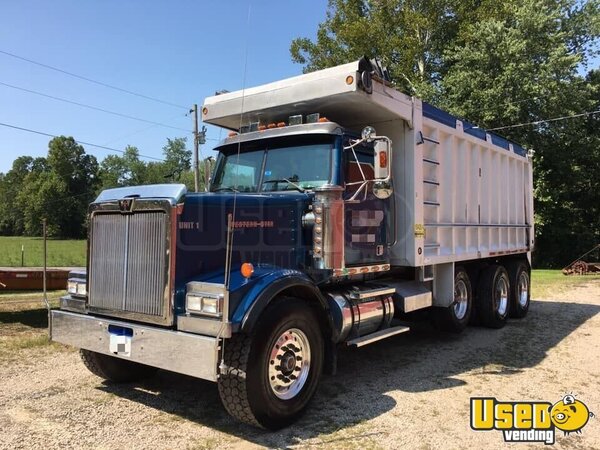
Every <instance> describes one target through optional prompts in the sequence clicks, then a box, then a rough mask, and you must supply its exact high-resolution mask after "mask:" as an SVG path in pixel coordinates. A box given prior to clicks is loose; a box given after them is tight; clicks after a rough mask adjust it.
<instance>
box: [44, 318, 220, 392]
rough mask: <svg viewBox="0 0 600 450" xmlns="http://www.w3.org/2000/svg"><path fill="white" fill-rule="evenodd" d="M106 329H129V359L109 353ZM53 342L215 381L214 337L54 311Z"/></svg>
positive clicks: (108, 338)
mask: <svg viewBox="0 0 600 450" xmlns="http://www.w3.org/2000/svg"><path fill="white" fill-rule="evenodd" d="M109 327H111V329H113V328H118V329H121V330H122V329H127V330H130V332H131V350H130V352H128V353H129V356H123V355H119V354H117V353H113V352H111V351H110V339H111V338H110V335H111V333H110V332H109ZM52 340H53V341H56V342H60V343H61V344H67V345H72V346H74V347H78V348H83V349H85V350H91V351H94V352H98V353H103V354H105V355H110V356H114V357H115V358H122V359H127V360H130V361H134V362H138V363H141V364H146V365H148V366H153V367H158V368H160V369H165V370H170V371H172V372H178V373H182V374H185V375H190V376H193V377H197V378H202V379H204V380H210V381H216V380H217V364H218V358H219V345H218V339H217V338H214V337H208V336H199V335H197V334H190V333H184V332H181V331H172V330H164V329H161V328H157V327H152V326H147V325H138V324H131V323H127V322H121V321H117V320H112V319H105V318H99V317H94V316H90V315H82V314H76V313H72V312H66V311H59V310H53V311H52Z"/></svg>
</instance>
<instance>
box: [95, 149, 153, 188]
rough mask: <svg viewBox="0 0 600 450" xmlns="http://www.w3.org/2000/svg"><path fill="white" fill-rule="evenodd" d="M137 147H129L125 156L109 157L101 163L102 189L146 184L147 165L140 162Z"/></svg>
mask: <svg viewBox="0 0 600 450" xmlns="http://www.w3.org/2000/svg"><path fill="white" fill-rule="evenodd" d="M139 154H140V153H139V151H138V149H137V147H133V146H131V145H128V146H127V147H125V152H124V153H123V156H121V155H108V156H107V157H106V158H104V159H103V160H102V162H101V163H100V172H99V176H100V180H101V185H102V189H106V188H112V187H120V186H135V185H140V184H144V183H145V182H146V164H145V163H144V161H141V160H140V157H139Z"/></svg>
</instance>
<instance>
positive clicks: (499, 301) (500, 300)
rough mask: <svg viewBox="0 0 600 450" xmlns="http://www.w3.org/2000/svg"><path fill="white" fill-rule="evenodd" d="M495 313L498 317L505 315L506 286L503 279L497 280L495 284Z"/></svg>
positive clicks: (506, 302)
mask: <svg viewBox="0 0 600 450" xmlns="http://www.w3.org/2000/svg"><path fill="white" fill-rule="evenodd" d="M495 300H496V312H497V313H498V314H499V315H500V316H504V315H506V310H507V309H508V284H507V282H506V280H505V279H504V278H502V277H501V278H499V279H498V282H497V283H496V299H495Z"/></svg>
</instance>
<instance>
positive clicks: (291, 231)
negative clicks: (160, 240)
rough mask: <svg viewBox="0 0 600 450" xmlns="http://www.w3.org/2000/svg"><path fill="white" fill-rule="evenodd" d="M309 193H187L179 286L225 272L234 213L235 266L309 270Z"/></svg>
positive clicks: (179, 244) (180, 228)
mask: <svg viewBox="0 0 600 450" xmlns="http://www.w3.org/2000/svg"><path fill="white" fill-rule="evenodd" d="M310 202H311V196H310V195H309V194H305V193H300V192H285V193H281V194H270V195H263V194H246V193H244V194H237V195H234V194H233V193H229V192H227V193H202V194H187V195H186V197H185V200H184V205H183V211H182V213H181V215H180V216H179V219H178V224H177V248H176V267H177V269H176V284H177V285H179V286H181V284H183V283H187V282H188V281H190V280H192V279H194V280H198V279H202V278H204V277H210V276H214V274H215V273H219V272H220V271H223V270H224V267H225V247H226V243H227V217H228V215H229V214H230V213H234V203H235V213H234V218H233V220H234V222H233V224H234V232H233V253H232V266H234V267H235V266H239V264H240V263H243V262H250V263H252V264H254V265H261V264H265V265H270V266H276V267H282V268H290V269H299V268H303V267H304V266H305V265H306V264H307V263H308V261H307V259H308V247H307V242H310V241H307V236H309V234H308V232H307V230H304V229H303V227H302V216H303V214H304V213H306V212H307V211H308V205H309V204H310Z"/></svg>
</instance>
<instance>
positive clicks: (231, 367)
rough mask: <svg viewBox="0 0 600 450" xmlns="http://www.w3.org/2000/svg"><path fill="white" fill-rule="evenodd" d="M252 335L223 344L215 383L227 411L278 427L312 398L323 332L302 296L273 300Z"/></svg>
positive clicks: (253, 422)
mask: <svg viewBox="0 0 600 450" xmlns="http://www.w3.org/2000/svg"><path fill="white" fill-rule="evenodd" d="M263 314H264V317H263V319H262V320H260V321H259V323H258V324H257V325H256V330H257V331H256V332H255V333H254V334H253V335H246V334H237V335H234V336H233V337H232V338H231V339H228V340H226V341H225V342H224V345H225V347H224V360H225V366H226V368H225V369H224V371H223V373H221V375H220V377H219V380H218V386H219V395H220V397H221V401H222V403H223V406H225V409H226V410H227V411H228V412H229V414H231V415H232V416H234V417H235V418H237V419H239V420H241V421H242V422H246V423H248V424H251V425H255V426H259V427H262V428H268V429H271V430H276V429H279V428H282V427H285V426H287V425H289V424H291V423H292V422H294V421H295V420H296V419H297V418H298V417H299V416H300V415H301V414H302V413H303V412H304V410H305V409H306V407H307V406H308V403H309V402H310V400H311V399H312V397H313V395H314V393H315V391H316V389H317V384H318V382H319V378H320V376H321V370H322V366H323V336H322V333H321V330H320V328H319V321H318V319H317V317H316V315H315V314H314V312H313V311H312V309H311V307H310V306H309V305H308V304H307V303H306V302H303V301H302V300H299V299H296V298H291V297H285V298H281V299H278V300H276V303H275V304H274V305H273V306H271V307H269V308H268V309H267V310H266V311H265V312H264V313H263Z"/></svg>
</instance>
